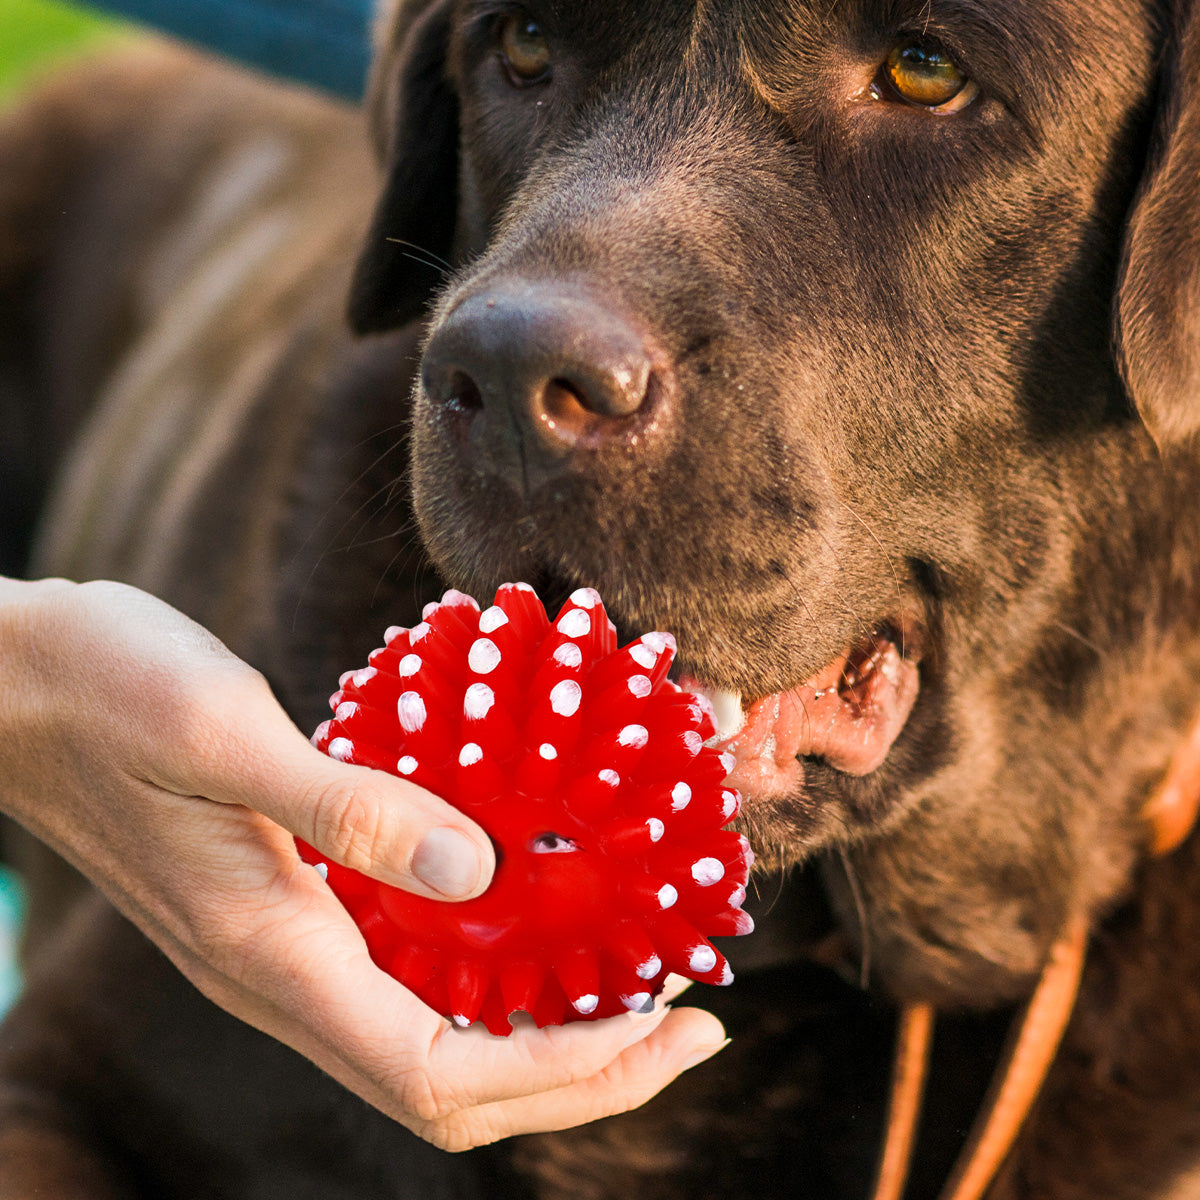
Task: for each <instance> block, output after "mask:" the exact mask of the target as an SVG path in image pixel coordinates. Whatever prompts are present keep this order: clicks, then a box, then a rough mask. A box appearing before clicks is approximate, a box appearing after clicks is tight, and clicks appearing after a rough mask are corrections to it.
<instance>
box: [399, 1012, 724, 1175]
mask: <svg viewBox="0 0 1200 1200" xmlns="http://www.w3.org/2000/svg"><path fill="white" fill-rule="evenodd" d="M728 1044H729V1043H728V1039H727V1038H726V1037H725V1030H724V1029H723V1027H722V1026H721V1023H720V1022H719V1021H718V1020H717V1018H716V1017H714V1016H713V1015H712V1014H711V1013H707V1012H704V1011H702V1010H701V1009H696V1008H680V1009H673V1010H672V1011H671V1012H669V1013H668V1014H667V1016H666V1018H665V1019H664V1020H663V1021H662V1023H661V1024H660V1025H659V1026H658V1028H657V1029H655V1030H654V1032H653V1033H652V1034H651V1035H650V1036H649V1037H646V1038H644V1039H639V1040H638V1041H637V1042H635V1043H634V1044H633V1045H631V1046H629V1047H628V1048H627V1049H625V1050H624V1051H623V1052H622V1053H621V1054H620V1055H618V1056H617V1057H616V1058H615V1059H614V1060H613V1061H612V1062H611V1063H610V1064H609V1065H608V1066H607V1067H605V1068H604V1069H603V1070H602V1071H599V1072H597V1073H596V1074H594V1075H591V1076H588V1077H587V1078H585V1079H581V1080H579V1081H578V1082H576V1083H573V1084H571V1085H569V1086H567V1087H563V1088H557V1089H555V1090H552V1091H546V1092H540V1093H538V1094H536V1095H531V1096H524V1097H520V1098H517V1099H513V1100H502V1101H496V1102H493V1103H491V1104H485V1105H480V1106H478V1107H476V1108H470V1109H464V1110H462V1111H460V1112H456V1113H453V1114H451V1115H450V1116H447V1117H445V1118H443V1119H441V1120H438V1121H434V1122H430V1123H428V1124H426V1125H423V1126H421V1127H419V1128H417V1129H416V1132H418V1133H420V1134H421V1136H422V1137H424V1138H425V1139H426V1140H427V1141H430V1142H432V1143H433V1144H434V1145H436V1146H439V1147H440V1148H441V1149H443V1150H450V1151H461V1150H469V1149H471V1148H473V1147H476V1146H483V1145H487V1144H488V1143H490V1142H494V1141H498V1140H499V1139H501V1138H506V1137H513V1136H516V1135H518V1134H523V1133H549V1132H551V1131H553V1130H557V1129H570V1128H572V1127H574V1126H576V1125H583V1124H586V1123H588V1122H589V1121H597V1120H600V1119H601V1118H602V1117H610V1116H614V1115H615V1114H617V1113H621V1112H628V1111H629V1110H631V1109H634V1108H638V1107H639V1106H640V1105H642V1104H645V1102H646V1101H647V1100H649V1099H650V1098H651V1097H652V1096H654V1095H656V1094H657V1093H658V1092H660V1091H661V1090H662V1089H663V1088H664V1087H666V1086H667V1084H669V1083H671V1081H672V1080H674V1079H675V1078H677V1077H678V1076H679V1075H680V1074H681V1073H682V1072H684V1071H686V1070H689V1069H690V1068H692V1067H694V1066H697V1065H698V1064H699V1063H701V1062H704V1061H705V1060H706V1059H709V1058H711V1057H712V1056H713V1055H714V1054H716V1053H718V1052H719V1051H720V1050H722V1049H723V1048H724V1047H725V1046H726V1045H728Z"/></svg>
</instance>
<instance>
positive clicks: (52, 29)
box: [0, 0, 124, 101]
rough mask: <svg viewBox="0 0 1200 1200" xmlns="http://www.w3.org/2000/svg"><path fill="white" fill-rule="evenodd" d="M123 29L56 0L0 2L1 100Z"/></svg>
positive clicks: (1, 0) (11, 0) (10, 0)
mask: <svg viewBox="0 0 1200 1200" xmlns="http://www.w3.org/2000/svg"><path fill="white" fill-rule="evenodd" d="M123 32H124V27H123V26H122V25H121V24H120V23H119V22H117V21H113V20H111V19H109V18H105V17H103V16H101V15H100V14H99V13H97V12H96V11H95V10H93V9H87V8H82V7H79V6H77V5H74V4H63V3H60V2H59V0H0V101H3V100H6V99H8V98H9V97H10V96H11V95H12V94H13V93H14V92H15V91H16V90H17V89H18V88H20V87H21V86H22V85H23V84H25V83H27V82H28V81H29V80H31V79H32V78H34V77H35V76H36V75H37V74H38V73H39V72H40V71H45V70H47V69H49V68H50V67H52V66H53V65H54V64H55V63H56V62H58V61H60V60H62V59H63V58H66V57H68V56H69V55H71V54H77V53H79V52H80V51H81V50H84V49H87V48H89V47H92V46H95V45H97V44H100V43H102V42H104V41H106V40H114V39H116V38H118V37H120V36H121V35H122V33H123Z"/></svg>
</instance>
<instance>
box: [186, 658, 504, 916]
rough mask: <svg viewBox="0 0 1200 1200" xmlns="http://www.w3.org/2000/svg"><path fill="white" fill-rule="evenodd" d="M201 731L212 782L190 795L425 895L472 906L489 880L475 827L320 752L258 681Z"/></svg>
mask: <svg viewBox="0 0 1200 1200" xmlns="http://www.w3.org/2000/svg"><path fill="white" fill-rule="evenodd" d="M197 724H198V726H199V727H200V729H201V734H200V736H199V737H197V738H196V739H194V740H195V741H196V742H199V743H202V744H199V745H196V744H194V745H192V746H190V747H189V748H188V763H189V771H190V772H191V774H192V776H195V775H196V773H197V772H196V766H195V764H198V763H203V764H204V767H203V773H204V774H205V775H206V778H204V779H203V780H196V779H195V778H191V779H189V781H188V783H187V787H186V790H187V791H189V792H193V791H194V792H198V793H200V794H202V795H204V796H206V797H208V798H209V799H212V800H216V801H221V802H225V803H233V804H241V805H243V806H246V807H249V808H252V809H254V810H255V811H256V812H260V813H262V814H263V815H264V816H266V817H268V818H270V819H271V820H272V821H274V822H276V824H278V825H281V826H282V827H283V828H284V829H286V830H287V831H288V832H289V833H292V834H294V835H296V836H298V837H300V838H303V839H304V840H305V841H306V842H308V843H309V844H310V845H312V846H314V847H315V848H316V849H317V850H319V851H320V852H321V853H322V854H324V855H326V856H327V857H328V858H331V859H333V860H334V861H335V862H339V863H341V864H342V865H343V866H346V867H350V868H352V869H354V870H356V871H362V872H363V873H364V874H367V875H370V876H372V877H373V878H375V879H379V880H381V881H382V882H384V883H388V884H391V885H392V886H394V887H401V888H404V889H405V890H407V891H411V892H414V893H416V894H418V895H422V896H428V897H431V898H433V899H438V900H465V899H469V898H471V897H473V896H477V895H479V894H480V893H482V892H483V891H484V890H485V889H486V888H487V886H488V884H489V883H490V882H491V878H492V873H493V871H494V870H495V864H496V858H495V850H494V849H493V847H492V843H491V840H490V839H489V838H488V836H487V834H486V833H485V832H484V831H483V830H482V829H481V828H480V827H479V826H478V825H477V824H475V822H474V821H472V820H471V819H470V818H469V817H467V816H465V815H464V814H463V813H461V812H459V811H458V810H457V809H456V808H454V807H453V806H451V805H449V804H447V803H446V801H444V800H442V799H441V798H440V797H438V796H435V795H433V794H432V793H431V792H428V791H426V790H425V789H424V788H420V787H417V786H416V785H415V784H412V783H409V782H407V781H406V780H402V779H398V778H394V777H393V776H390V775H388V774H386V773H385V772H383V771H373V770H369V769H367V768H365V767H356V766H350V765H347V764H345V763H339V762H336V761H334V760H333V759H331V758H329V757H328V756H327V755H325V754H322V753H321V752H320V751H318V750H316V749H315V748H314V747H313V746H312V745H311V744H310V742H309V741H308V739H307V738H305V737H304V735H303V734H302V733H300V731H299V730H297V729H296V727H295V726H294V725H293V724H292V722H291V720H290V719H289V718H288V716H287V714H286V713H285V712H284V711H283V709H282V708H281V707H280V706H279V704H278V702H277V701H276V699H275V697H274V696H273V695H272V694H271V691H270V689H269V687H268V686H267V685H266V682H265V680H263V679H262V677H261V676H259V675H257V674H255V673H252V672H249V671H247V672H246V673H245V674H244V676H242V677H241V678H240V679H239V681H238V683H237V686H236V695H234V696H230V697H226V698H225V699H224V703H223V706H222V712H221V713H220V714H219V715H218V716H217V718H216V724H215V727H214V728H212V729H206V728H205V727H204V726H203V725H202V724H201V723H199V722H197ZM181 782H182V781H179V780H176V781H175V786H179V785H180V783H181ZM164 786H171V783H170V782H165V781H164Z"/></svg>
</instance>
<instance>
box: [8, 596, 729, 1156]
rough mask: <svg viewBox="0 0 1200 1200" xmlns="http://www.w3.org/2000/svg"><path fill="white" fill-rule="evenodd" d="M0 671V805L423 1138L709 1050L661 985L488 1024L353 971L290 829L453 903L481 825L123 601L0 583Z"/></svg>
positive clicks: (189, 634) (340, 918)
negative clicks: (539, 1022)
mask: <svg viewBox="0 0 1200 1200" xmlns="http://www.w3.org/2000/svg"><path fill="white" fill-rule="evenodd" d="M0 680H3V681H4V686H3V687H0V777H2V778H3V779H4V781H5V786H4V790H3V792H2V793H0V797H2V800H3V804H4V806H5V809H6V811H7V812H8V813H9V814H10V815H11V816H13V817H15V818H16V819H17V820H18V821H19V822H21V824H23V825H24V826H26V828H28V829H30V830H31V831H32V832H33V833H35V834H37V835H38V836H39V837H40V838H42V839H43V840H44V841H46V842H47V843H48V844H49V845H50V846H52V847H53V848H54V849H55V850H57V851H58V852H59V853H60V854H62V855H63V856H64V857H66V858H67V859H68V860H69V861H70V862H72V863H73V864H74V865H75V866H77V867H78V868H79V869H81V870H82V871H83V872H84V873H85V874H86V875H87V876H88V877H89V878H90V879H91V880H92V881H93V882H94V883H95V884H96V885H97V886H98V887H99V888H101V889H102V890H103V891H104V892H105V894H106V895H107V896H108V898H109V899H110V900H111V901H112V902H113V904H115V905H116V907H117V908H118V909H120V910H121V912H123V913H124V914H125V916H127V917H128V918H129V919H130V920H131V921H133V922H134V923H135V924H136V925H137V926H139V928H141V929H142V931H143V932H144V933H145V934H146V935H147V936H149V937H150V938H151V939H152V940H153V941H154V942H155V943H156V944H157V945H158V946H159V947H160V948H161V949H162V950H163V951H164V952H165V953H166V954H167V955H168V956H169V957H170V958H171V960H172V961H173V962H174V963H175V965H176V966H177V967H178V968H179V969H180V970H181V971H182V972H183V973H184V975H186V976H187V978H188V979H190V980H191V981H192V983H193V984H195V985H196V987H198V988H199V989H200V990H201V991H202V992H203V993H204V994H205V995H206V996H208V997H209V998H210V999H211V1000H213V1001H215V1002H216V1003H217V1004H219V1005H220V1006H221V1007H222V1008H224V1009H226V1010H228V1011H229V1012H231V1013H233V1014H234V1015H235V1016H237V1017H239V1018H241V1019H242V1020H243V1021H246V1022H248V1023H249V1024H251V1025H253V1026H255V1027H256V1028H258V1029H261V1030H263V1031H264V1032H266V1033H268V1034H270V1035H271V1036H273V1037H275V1038H278V1039H279V1040H280V1041H282V1042H284V1043H286V1044H287V1045H289V1046H291V1047H293V1048H294V1049H296V1050H298V1051H300V1053H302V1054H304V1055H306V1056H307V1057H308V1058H310V1059H311V1060H312V1061H313V1062H315V1063H316V1064H317V1065H318V1066H319V1067H321V1068H322V1069H324V1070H325V1071H327V1072H328V1073H329V1074H330V1075H332V1076H334V1077H335V1078H336V1079H338V1080H339V1081H340V1082H342V1083H343V1084H344V1085H345V1086H346V1087H348V1088H350V1089H351V1090H352V1091H355V1092H357V1093H358V1094H359V1095H360V1096H362V1097H363V1098H364V1099H366V1100H367V1101H369V1102H370V1103H371V1104H373V1105H375V1106H376V1107H377V1108H379V1109H381V1110H382V1111H383V1112H385V1113H387V1114H389V1115H390V1116H391V1117H393V1118H394V1119H395V1120H397V1121H399V1122H400V1123H401V1124H403V1125H405V1126H407V1127H408V1128H409V1129H411V1130H413V1132H415V1133H417V1134H419V1135H420V1136H421V1137H423V1138H425V1139H426V1140H427V1141H429V1142H432V1143H433V1144H434V1145H436V1146H439V1147H442V1148H443V1149H446V1150H465V1149H468V1148H470V1147H472V1146H479V1145H483V1144H486V1143H488V1142H492V1141H495V1140H496V1139H498V1138H502V1137H507V1136H509V1135H513V1134H519V1133H531V1132H537V1131H548V1130H553V1129H565V1128H569V1127H571V1126H573V1125H579V1124H582V1123H584V1122H587V1121H592V1120H596V1119H597V1118H600V1117H603V1116H608V1115H611V1114H613V1113H617V1112H623V1111H625V1110H627V1109H630V1108H634V1107H636V1106H637V1105H639V1104H641V1103H643V1102H644V1101H646V1100H647V1099H649V1098H650V1097H651V1096H652V1095H654V1094H655V1093H656V1092H657V1091H659V1090H660V1089H661V1088H663V1087H665V1086H666V1085H667V1084H668V1083H670V1082H671V1080H673V1079H674V1078H675V1077H676V1076H677V1075H678V1074H679V1073H680V1072H681V1071H684V1070H686V1069H688V1068H689V1067H691V1066H695V1065H696V1064H697V1063H698V1062H702V1061H703V1060H704V1059H706V1058H708V1057H710V1056H711V1055H712V1054H714V1053H716V1051H717V1050H719V1049H720V1048H721V1047H722V1045H723V1044H724V1042H725V1034H724V1030H723V1029H722V1027H721V1025H720V1023H719V1022H718V1021H717V1019H716V1018H715V1017H713V1016H712V1015H711V1014H709V1013H706V1012H703V1011H701V1010H699V1009H694V1008H671V1007H669V1005H667V1004H664V1003H663V1002H662V1001H661V1000H660V1003H659V1005H658V1007H657V1008H656V1009H655V1011H654V1012H652V1013H648V1014H637V1015H635V1014H632V1013H630V1014H626V1015H623V1016H620V1017H613V1018H610V1019H608V1020H605V1021H596V1022H581V1023H576V1024H573V1025H567V1026H563V1027H561V1028H549V1029H544V1030H538V1029H535V1028H534V1027H533V1026H532V1025H531V1024H527V1023H526V1024H521V1025H520V1026H519V1028H517V1029H516V1030H515V1032H514V1033H513V1035H512V1036H511V1037H510V1038H496V1037H492V1036H490V1035H489V1034H487V1033H486V1032H484V1030H483V1029H482V1028H481V1027H480V1026H474V1027H472V1028H471V1029H468V1030H459V1029H456V1028H454V1027H453V1026H452V1025H451V1024H450V1022H448V1021H446V1020H445V1019H444V1018H442V1017H440V1016H438V1015H437V1014H436V1013H434V1012H432V1011H431V1010H430V1009H428V1008H426V1007H425V1006H424V1005H423V1004H422V1003H421V1002H420V1001H419V1000H418V999H417V998H416V997H415V996H414V995H413V994H412V993H411V992H409V991H407V990H406V989H405V988H403V987H402V986H401V985H400V984H399V983H397V982H396V981H394V980H393V979H391V978H390V977H389V976H387V975H386V974H384V973H383V972H382V971H380V970H378V969H377V968H376V967H375V966H374V964H373V963H372V962H371V960H370V959H369V957H368V956H367V951H366V947H365V945H364V943H363V940H362V938H361V936H360V935H359V933H358V930H357V929H356V928H355V926H354V924H353V922H352V921H351V920H350V918H349V917H348V915H347V914H346V912H345V910H344V909H343V908H342V906H341V905H340V904H339V903H338V901H337V899H336V898H335V897H334V896H333V894H332V892H330V890H329V888H328V887H327V886H326V885H325V883H324V882H323V881H322V880H321V878H320V877H319V876H318V874H317V873H316V872H315V871H314V870H313V869H312V868H311V867H308V866H306V865H304V864H303V863H301V862H300V861H299V859H298V857H297V855H296V852H295V849H294V847H293V842H292V835H293V834H296V835H299V836H300V837H302V838H304V839H305V840H306V841H309V842H311V843H312V844H313V845H314V846H316V847H317V848H318V849H319V850H321V851H322V852H323V853H324V854H326V855H327V856H328V857H330V858H331V859H334V860H336V861H338V862H341V863H343V864H345V865H346V866H349V867H354V868H356V869H358V870H361V871H365V872H366V873H367V874H370V875H372V876H374V877H376V878H378V879H382V880H384V881H386V882H388V883H391V884H394V885H396V886H399V887H403V888H406V889H408V890H410V891H412V892H415V893H418V894H420V895H425V896H434V897H437V898H440V899H446V900H456V899H457V900H463V899H469V898H470V897H472V896H475V895H478V894H479V893H480V892H482V891H483V890H484V889H485V888H486V887H487V885H488V883H489V881H490V879H491V873H492V870H493V868H494V855H493V851H492V847H491V844H490V842H489V841H488V838H487V836H486V834H484V832H483V831H482V830H481V829H480V828H479V827H478V826H477V825H475V824H474V823H473V822H471V821H470V820H468V819H467V818H466V817H464V816H463V815H462V814H461V813H459V812H457V811H456V810H455V809H453V808H451V807H450V806H449V805H447V804H445V803H444V802H443V801H441V800H439V799H438V798H437V797H436V796H433V795H431V794H430V793H429V792H426V791H424V790H422V789H420V788H417V787H415V786H414V785H412V784H410V783H407V782H405V781H403V780H400V779H395V778H392V777H391V776H389V775H386V774H383V773H381V772H377V771H369V770H367V769H365V768H362V767H354V766H348V765H345V764H342V763H337V762H334V761H333V760H331V759H329V758H327V757H326V756H325V755H323V754H321V753H319V752H318V751H316V750H315V749H313V747H312V746H311V745H310V744H309V741H308V739H307V738H306V737H305V736H304V734H303V733H301V732H300V731H299V730H298V729H297V728H296V727H295V725H293V723H292V722H291V720H290V719H289V718H288V717H287V715H286V714H285V713H284V711H283V710H282V708H281V707H280V706H279V704H278V703H277V702H276V700H275V698H274V697H273V696H272V694H271V691H270V689H269V688H268V686H267V684H266V681H265V680H264V679H263V677H262V676H261V675H260V674H258V672H256V671H255V670H253V669H252V668H251V667H249V666H247V665H246V664H245V663H244V662H242V661H241V660H239V659H238V658H236V657H235V656H234V655H233V654H231V653H230V652H229V651H228V650H227V649H226V648H225V647H224V646H223V645H222V644H221V643H220V642H218V641H217V640H216V639H215V638H214V637H213V636H212V635H211V634H209V633H208V632H207V631H206V630H204V629H202V628H201V627H200V626H198V625H196V624H195V623H194V622H192V621H190V620H189V619H188V618H186V617H184V616H182V615H181V614H180V613H178V612H176V611H175V610H174V609H172V608H170V607H169V606H167V605H166V604H163V603H162V602H160V601H158V600H156V599H154V598H153V597H151V596H149V595H147V594H146V593H144V592H140V591H137V590H136V589H133V588H129V587H125V586H123V585H120V584H114V583H87V584H73V583H68V582H66V581H63V580H44V581H39V582H33V583H29V582H22V581H16V580H10V579H3V578H0ZM430 835H432V836H430ZM674 990H675V989H674V988H669V989H668V993H670V992H673V991H674ZM667 998H668V999H669V998H671V997H670V995H668V997H667Z"/></svg>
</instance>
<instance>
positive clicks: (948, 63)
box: [877, 40, 979, 113]
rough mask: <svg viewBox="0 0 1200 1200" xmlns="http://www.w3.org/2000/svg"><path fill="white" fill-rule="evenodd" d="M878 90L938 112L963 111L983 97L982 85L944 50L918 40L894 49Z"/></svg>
mask: <svg viewBox="0 0 1200 1200" xmlns="http://www.w3.org/2000/svg"><path fill="white" fill-rule="evenodd" d="M880 84H882V87H880V86H879V85H880ZM877 89H878V90H879V92H880V93H882V94H890V95H893V96H896V97H898V98H899V99H901V100H903V101H905V102H906V103H908V104H911V105H914V106H915V107H918V108H924V109H927V110H928V111H929V112H934V113H955V112H959V111H960V110H961V109H964V108H966V106H967V105H968V104H970V103H971V101H972V100H974V99H975V97H976V96H977V95H978V94H979V87H978V85H977V84H976V83H975V82H974V81H973V80H972V79H970V78H969V77H968V76H967V75H965V74H964V73H963V72H962V71H961V70H960V69H959V67H958V64H957V63H956V62H955V61H954V60H953V59H952V58H951V57H950V56H949V55H948V54H947V53H946V52H945V51H944V50H942V49H941V48H940V47H938V46H935V45H930V44H928V43H926V42H923V41H915V40H914V41H908V42H902V43H901V44H900V45H898V46H895V47H893V49H892V52H891V53H890V54H889V55H888V56H887V60H886V61H885V62H884V64H883V68H882V70H881V71H880V77H879V81H878V82H877Z"/></svg>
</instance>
